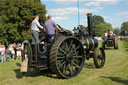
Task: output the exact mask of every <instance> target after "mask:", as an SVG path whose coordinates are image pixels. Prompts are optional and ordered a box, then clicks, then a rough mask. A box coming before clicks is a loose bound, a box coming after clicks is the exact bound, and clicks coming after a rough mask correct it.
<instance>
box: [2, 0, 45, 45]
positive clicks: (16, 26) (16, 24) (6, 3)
mask: <svg viewBox="0 0 128 85" xmlns="http://www.w3.org/2000/svg"><path fill="white" fill-rule="evenodd" d="M35 15H38V16H40V22H41V24H43V23H44V22H45V21H46V7H45V5H44V4H42V3H41V2H40V0H0V40H1V41H0V42H1V43H13V42H22V41H24V40H26V39H31V34H30V26H31V22H32V20H33V19H34V16H35Z"/></svg>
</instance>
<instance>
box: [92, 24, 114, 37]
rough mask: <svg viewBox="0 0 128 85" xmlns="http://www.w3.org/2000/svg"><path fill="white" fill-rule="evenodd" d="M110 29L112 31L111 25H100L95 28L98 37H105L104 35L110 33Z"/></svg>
mask: <svg viewBox="0 0 128 85" xmlns="http://www.w3.org/2000/svg"><path fill="white" fill-rule="evenodd" d="M108 29H110V30H112V26H111V24H109V23H99V24H97V25H96V26H95V29H94V31H95V34H96V36H98V37H100V36H104V33H105V32H107V31H108Z"/></svg>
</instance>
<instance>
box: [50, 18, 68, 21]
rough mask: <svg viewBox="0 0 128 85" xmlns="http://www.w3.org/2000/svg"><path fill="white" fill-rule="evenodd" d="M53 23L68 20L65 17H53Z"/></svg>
mask: <svg viewBox="0 0 128 85" xmlns="http://www.w3.org/2000/svg"><path fill="white" fill-rule="evenodd" d="M52 19H53V20H54V21H56V22H60V21H63V20H66V19H68V18H67V17H53V18H52Z"/></svg>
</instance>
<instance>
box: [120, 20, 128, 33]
mask: <svg viewBox="0 0 128 85" xmlns="http://www.w3.org/2000/svg"><path fill="white" fill-rule="evenodd" d="M121 35H128V22H123V23H122V26H121Z"/></svg>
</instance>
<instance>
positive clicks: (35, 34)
mask: <svg viewBox="0 0 128 85" xmlns="http://www.w3.org/2000/svg"><path fill="white" fill-rule="evenodd" d="M38 20H39V16H35V19H34V20H33V21H32V26H31V30H32V43H33V44H39V43H40V40H39V32H40V30H39V28H41V29H43V27H42V26H41V25H40V23H39V21H38Z"/></svg>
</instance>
